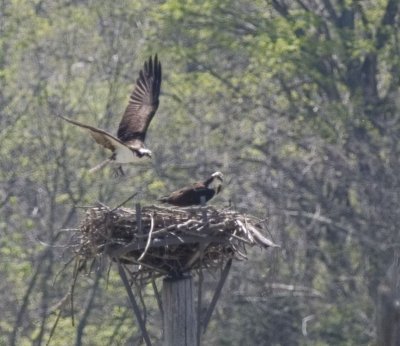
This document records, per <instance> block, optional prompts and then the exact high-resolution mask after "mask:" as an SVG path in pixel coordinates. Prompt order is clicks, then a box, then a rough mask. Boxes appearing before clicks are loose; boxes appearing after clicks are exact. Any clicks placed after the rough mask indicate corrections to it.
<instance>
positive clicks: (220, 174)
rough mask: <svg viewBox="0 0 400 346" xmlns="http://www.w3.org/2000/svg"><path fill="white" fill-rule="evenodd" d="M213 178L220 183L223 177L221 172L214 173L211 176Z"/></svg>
mask: <svg viewBox="0 0 400 346" xmlns="http://www.w3.org/2000/svg"><path fill="white" fill-rule="evenodd" d="M211 176H212V177H213V178H217V179H218V180H220V181H224V175H223V174H222V173H221V172H214V173H213V174H211Z"/></svg>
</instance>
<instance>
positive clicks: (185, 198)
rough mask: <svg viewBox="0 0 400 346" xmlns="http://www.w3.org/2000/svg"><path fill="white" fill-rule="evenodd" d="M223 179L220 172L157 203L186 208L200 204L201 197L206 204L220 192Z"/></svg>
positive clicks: (162, 198)
mask: <svg viewBox="0 0 400 346" xmlns="http://www.w3.org/2000/svg"><path fill="white" fill-rule="evenodd" d="M223 178H224V176H223V174H222V173H221V172H215V173H213V174H211V176H210V177H209V178H208V179H206V180H204V181H199V182H197V183H194V184H193V185H191V186H187V187H184V188H182V189H180V190H177V191H174V192H172V193H171V194H170V195H169V196H165V197H161V198H160V199H159V201H160V202H162V203H168V204H172V205H176V206H178V207H187V206H190V205H194V204H201V197H202V196H204V197H205V201H206V202H207V201H209V200H210V199H211V198H213V197H214V196H215V195H216V194H218V193H219V192H220V191H221V188H222V182H223V180H224V179H223Z"/></svg>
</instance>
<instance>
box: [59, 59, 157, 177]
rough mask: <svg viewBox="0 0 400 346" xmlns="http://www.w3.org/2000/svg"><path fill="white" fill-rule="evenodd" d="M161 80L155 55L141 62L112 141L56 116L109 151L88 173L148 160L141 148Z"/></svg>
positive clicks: (91, 128)
mask: <svg viewBox="0 0 400 346" xmlns="http://www.w3.org/2000/svg"><path fill="white" fill-rule="evenodd" d="M161 80H162V71H161V63H160V62H159V61H158V57H157V55H155V57H154V60H153V58H152V57H150V58H149V60H148V61H146V62H145V64H144V67H143V69H142V70H141V71H140V73H139V78H138V79H137V80H136V85H135V87H134V89H133V92H132V94H131V97H130V99H129V103H128V106H127V108H126V110H125V113H124V115H123V117H122V120H121V122H120V124H119V127H118V132H117V136H116V137H115V136H113V135H112V134H110V133H108V132H106V131H104V130H101V129H98V128H96V127H94V126H90V125H86V124H83V123H81V122H79V121H76V120H71V119H68V118H66V117H64V116H61V115H60V117H61V118H62V119H64V120H66V121H68V122H69V123H71V124H73V125H76V126H79V127H82V128H84V129H86V130H89V133H90V134H91V136H92V137H93V138H94V140H95V141H96V143H98V144H100V145H102V146H103V147H105V148H106V149H109V150H111V151H112V155H111V156H110V157H109V158H108V159H107V160H106V161H104V162H102V163H100V164H99V165H98V166H96V167H94V168H92V169H91V171H92V172H93V171H96V170H98V169H100V168H102V167H104V166H105V165H106V164H108V163H109V162H114V163H117V164H119V165H120V164H124V163H131V162H134V161H135V160H136V159H137V158H142V157H143V156H148V157H151V151H150V150H149V149H147V148H146V147H145V145H144V140H145V138H146V132H147V129H148V127H149V124H150V122H151V120H152V119H153V116H154V114H155V113H156V111H157V108H158V105H159V100H158V98H159V95H160V87H161Z"/></svg>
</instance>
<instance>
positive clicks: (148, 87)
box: [117, 55, 161, 144]
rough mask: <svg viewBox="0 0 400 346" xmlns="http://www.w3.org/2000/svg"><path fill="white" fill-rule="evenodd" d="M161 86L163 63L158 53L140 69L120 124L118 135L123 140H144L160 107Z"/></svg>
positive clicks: (140, 141) (141, 141)
mask: <svg viewBox="0 0 400 346" xmlns="http://www.w3.org/2000/svg"><path fill="white" fill-rule="evenodd" d="M160 86H161V63H160V62H159V61H158V58H157V55H156V56H155V57H154V60H153V59H152V57H150V58H149V60H148V61H146V62H145V64H144V67H143V69H142V70H141V71H140V73H139V78H138V79H137V81H136V85H135V88H134V89H133V92H132V94H131V97H130V100H129V104H128V107H127V108H126V110H125V113H124V115H123V117H122V120H121V122H120V124H119V128H118V133H117V136H118V138H119V139H120V140H121V141H122V142H124V143H126V142H129V141H133V142H135V141H136V142H137V141H139V144H140V143H143V142H144V140H145V138H146V131H147V128H148V127H149V124H150V122H151V119H153V116H154V114H155V113H156V110H157V108H158V103H159V101H158V97H159V95H160Z"/></svg>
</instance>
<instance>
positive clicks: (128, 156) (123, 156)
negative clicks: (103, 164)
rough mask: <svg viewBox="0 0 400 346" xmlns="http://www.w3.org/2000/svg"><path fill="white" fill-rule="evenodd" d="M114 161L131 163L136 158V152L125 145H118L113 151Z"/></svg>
mask: <svg viewBox="0 0 400 346" xmlns="http://www.w3.org/2000/svg"><path fill="white" fill-rule="evenodd" d="M115 154H116V156H115V162H116V163H121V164H122V163H131V162H134V161H136V160H137V159H138V157H137V156H136V154H135V153H134V152H133V151H132V150H130V149H129V148H128V147H126V146H123V145H121V146H118V148H117V150H116V151H115Z"/></svg>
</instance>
